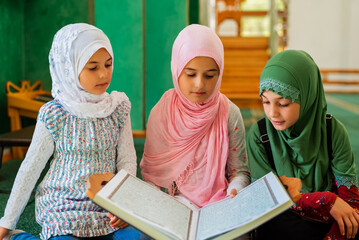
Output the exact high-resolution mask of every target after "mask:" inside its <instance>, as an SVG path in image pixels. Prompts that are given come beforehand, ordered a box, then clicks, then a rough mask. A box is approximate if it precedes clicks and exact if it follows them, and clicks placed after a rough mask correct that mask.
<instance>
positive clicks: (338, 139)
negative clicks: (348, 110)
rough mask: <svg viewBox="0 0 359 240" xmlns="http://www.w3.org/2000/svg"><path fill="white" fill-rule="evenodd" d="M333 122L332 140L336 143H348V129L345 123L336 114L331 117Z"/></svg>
mask: <svg viewBox="0 0 359 240" xmlns="http://www.w3.org/2000/svg"><path fill="white" fill-rule="evenodd" d="M331 124H332V141H333V143H334V144H340V145H341V144H347V143H348V142H349V135H348V131H347V129H346V128H345V126H344V124H343V123H342V122H341V121H340V120H338V119H337V118H336V117H335V116H333V117H332V119H331Z"/></svg>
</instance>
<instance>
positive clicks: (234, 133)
mask: <svg viewBox="0 0 359 240" xmlns="http://www.w3.org/2000/svg"><path fill="white" fill-rule="evenodd" d="M228 137H229V154H228V160H227V168H226V175H227V178H228V180H229V186H228V189H227V195H229V193H230V192H231V190H232V189H236V190H237V191H239V190H241V189H242V188H244V187H246V186H247V185H248V184H250V174H249V167H248V160H247V152H246V142H245V128H244V123H243V118H242V114H241V112H240V110H239V108H238V107H237V106H236V105H234V104H233V103H230V105H229V114H228Z"/></svg>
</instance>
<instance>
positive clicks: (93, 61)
mask: <svg viewBox="0 0 359 240" xmlns="http://www.w3.org/2000/svg"><path fill="white" fill-rule="evenodd" d="M110 60H112V57H110V58H109V59H107V60H106V61H105V62H108V61H110ZM88 63H98V62H97V61H91V62H88Z"/></svg>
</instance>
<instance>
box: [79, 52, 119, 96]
mask: <svg viewBox="0 0 359 240" xmlns="http://www.w3.org/2000/svg"><path fill="white" fill-rule="evenodd" d="M111 78H112V57H111V55H110V54H109V53H108V52H107V50H106V49H105V48H100V49H99V50H97V52H95V53H94V54H93V55H92V57H91V58H90V59H89V60H88V61H87V63H86V65H85V66H84V68H83V69H82V71H81V73H80V75H79V80H80V84H81V86H82V87H83V88H84V89H85V90H86V91H87V92H89V93H92V94H96V95H99V94H102V93H104V92H106V89H107V87H108V86H109V85H110V82H111Z"/></svg>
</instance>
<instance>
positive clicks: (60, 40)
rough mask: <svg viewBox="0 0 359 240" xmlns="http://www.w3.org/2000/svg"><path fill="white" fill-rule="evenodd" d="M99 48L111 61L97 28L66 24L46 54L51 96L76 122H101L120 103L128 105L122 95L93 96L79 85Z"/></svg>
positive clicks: (105, 43) (108, 44) (117, 93)
mask: <svg viewBox="0 0 359 240" xmlns="http://www.w3.org/2000/svg"><path fill="white" fill-rule="evenodd" d="M100 48H105V49H106V50H107V52H108V53H109V54H110V55H111V57H112V59H113V51H112V47H111V43H110V40H109V39H108V38H107V36H106V35H105V34H104V33H103V32H102V31H101V30H100V29H98V28H96V27H94V26H92V25H89V24H86V23H76V24H69V25H67V26H65V27H63V28H61V29H60V30H59V31H58V32H57V33H56V34H55V36H54V39H53V42H52V46H51V50H50V54H49V62H50V73H51V78H52V90H51V93H52V96H53V97H54V98H55V99H57V100H58V101H59V102H60V103H61V104H62V105H63V107H64V108H65V109H66V110H67V111H68V112H70V113H71V114H73V115H76V116H77V117H80V118H103V117H107V116H108V115H110V114H111V113H112V112H113V111H114V110H115V109H116V107H117V106H118V105H119V104H121V103H122V102H123V101H126V102H127V103H128V105H130V102H129V99H128V97H127V96H126V94H125V93H122V92H117V91H113V92H112V93H111V94H108V93H107V92H105V93H103V94H100V95H96V94H92V93H88V92H87V91H86V90H85V89H84V88H83V87H82V86H81V84H80V81H79V78H78V77H79V75H80V73H81V71H82V69H83V68H84V66H85V65H86V63H87V61H88V60H89V59H90V58H91V57H92V55H93V54H94V53H95V52H96V51H97V50H99V49H100Z"/></svg>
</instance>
